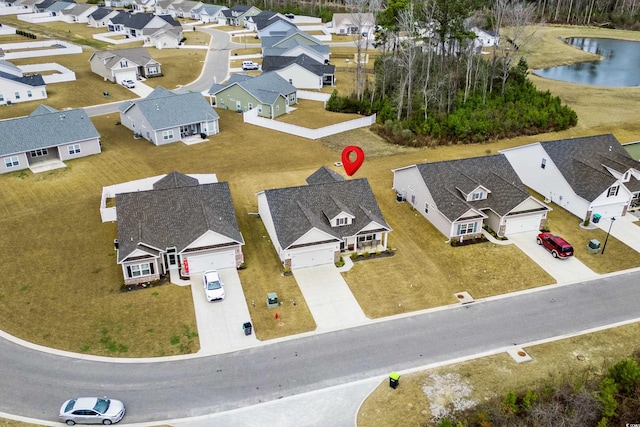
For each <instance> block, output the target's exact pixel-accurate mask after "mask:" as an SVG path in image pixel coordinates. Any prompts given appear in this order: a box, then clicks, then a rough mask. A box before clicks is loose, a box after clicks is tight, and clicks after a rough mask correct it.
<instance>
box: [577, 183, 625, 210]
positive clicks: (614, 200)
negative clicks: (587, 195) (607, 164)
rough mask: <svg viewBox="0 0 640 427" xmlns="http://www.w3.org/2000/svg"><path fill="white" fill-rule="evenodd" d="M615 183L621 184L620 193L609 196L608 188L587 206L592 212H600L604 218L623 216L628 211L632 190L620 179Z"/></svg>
mask: <svg viewBox="0 0 640 427" xmlns="http://www.w3.org/2000/svg"><path fill="white" fill-rule="evenodd" d="M615 185H618V186H619V189H618V195H617V196H611V197H607V194H608V190H607V191H606V192H604V193H603V194H601V195H600V196H598V197H597V198H596V199H595V200H594V201H593V202H592V203H591V205H589V206H588V207H587V208H588V209H589V210H590V211H591V213H592V214H596V213H597V214H599V215H601V216H602V217H603V218H611V217H616V216H621V215H624V214H625V213H626V208H627V206H628V205H629V202H630V201H631V192H630V191H629V190H628V189H627V188H626V187H624V186H623V185H622V184H621V183H620V182H619V181H618V182H616V184H615Z"/></svg>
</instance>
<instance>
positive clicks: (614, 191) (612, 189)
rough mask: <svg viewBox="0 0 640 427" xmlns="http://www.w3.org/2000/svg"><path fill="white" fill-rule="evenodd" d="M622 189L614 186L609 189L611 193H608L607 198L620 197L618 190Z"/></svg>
mask: <svg viewBox="0 0 640 427" xmlns="http://www.w3.org/2000/svg"><path fill="white" fill-rule="evenodd" d="M619 189H620V186H618V185H614V186H613V187H610V188H609V192H608V193H607V197H615V196H617V195H618V190H619Z"/></svg>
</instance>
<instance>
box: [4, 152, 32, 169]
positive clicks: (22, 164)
mask: <svg viewBox="0 0 640 427" xmlns="http://www.w3.org/2000/svg"><path fill="white" fill-rule="evenodd" d="M14 157H15V158H17V162H18V164H17V165H15V166H7V162H8V161H9V162H11V164H13V163H15V162H13V160H15V159H14ZM0 161H1V162H2V163H0V173H11V172H15V171H19V170H22V169H29V161H28V160H27V154H26V153H18V154H11V155H8V156H2V158H0Z"/></svg>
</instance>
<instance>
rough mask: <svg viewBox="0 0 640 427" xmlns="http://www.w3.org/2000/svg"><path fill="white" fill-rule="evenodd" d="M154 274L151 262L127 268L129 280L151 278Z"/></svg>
mask: <svg viewBox="0 0 640 427" xmlns="http://www.w3.org/2000/svg"><path fill="white" fill-rule="evenodd" d="M152 274H153V264H152V263H150V262H145V263H142V264H134V265H129V266H127V275H128V276H129V278H132V277H142V276H150V275H152Z"/></svg>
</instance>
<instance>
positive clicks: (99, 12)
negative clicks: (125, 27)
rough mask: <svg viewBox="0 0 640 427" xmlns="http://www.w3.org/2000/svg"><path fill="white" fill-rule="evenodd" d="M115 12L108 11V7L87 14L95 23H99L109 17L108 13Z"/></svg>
mask: <svg viewBox="0 0 640 427" xmlns="http://www.w3.org/2000/svg"><path fill="white" fill-rule="evenodd" d="M112 12H115V11H114V10H113V9H109V8H108V7H99V8H98V9H96V10H94V11H93V12H92V13H90V14H89V16H90V17H91V18H92V19H93V20H95V21H99V20H101V19H102V18H104V17H106V16H107V15H109V14H110V13H112Z"/></svg>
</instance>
